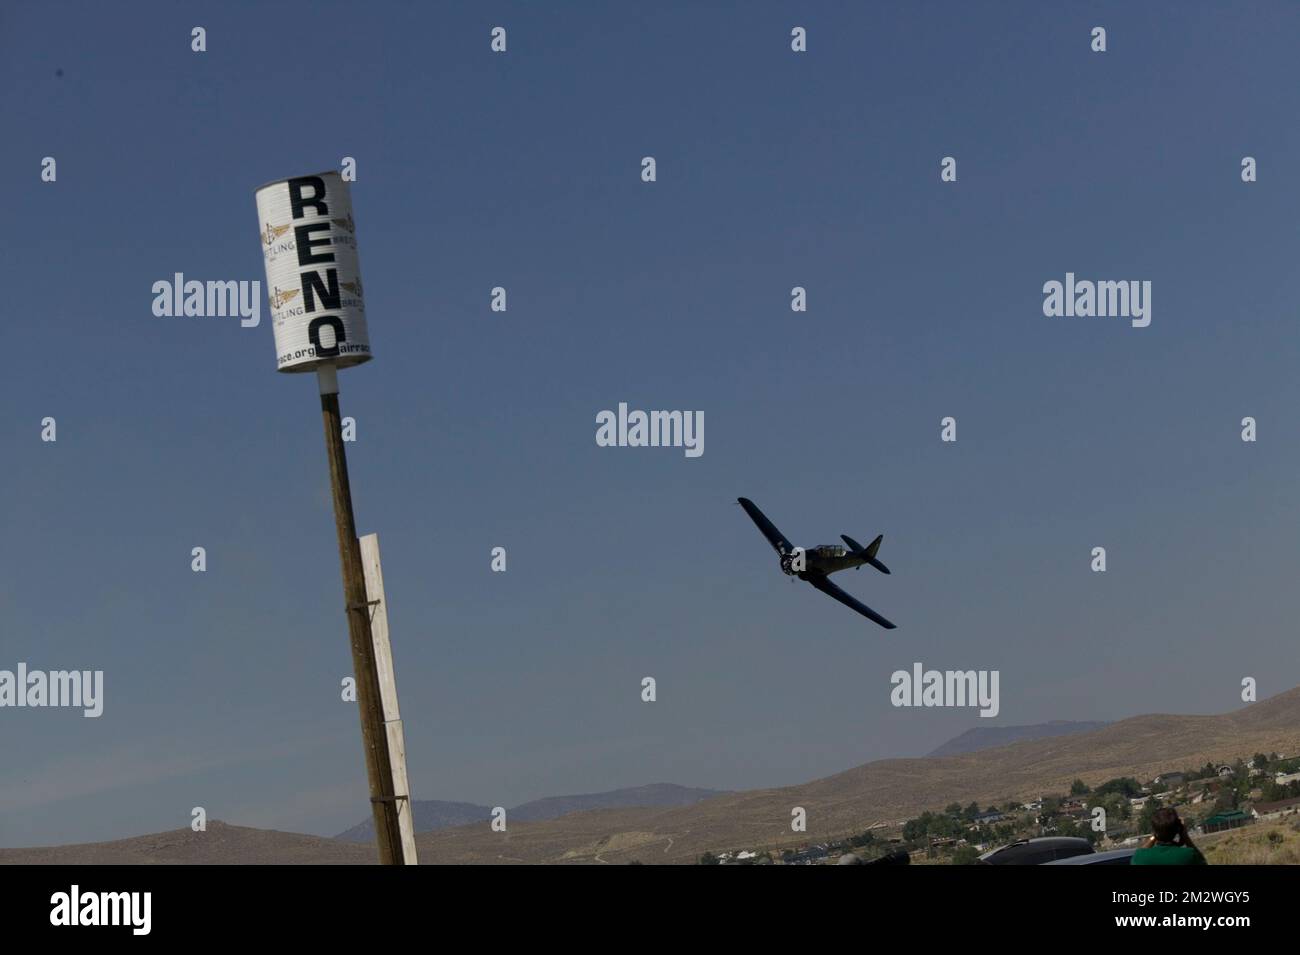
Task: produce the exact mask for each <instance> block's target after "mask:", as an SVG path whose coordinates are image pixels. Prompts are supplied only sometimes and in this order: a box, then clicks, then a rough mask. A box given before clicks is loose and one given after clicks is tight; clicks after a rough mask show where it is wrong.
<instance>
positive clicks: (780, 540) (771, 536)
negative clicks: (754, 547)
mask: <svg viewBox="0 0 1300 955" xmlns="http://www.w3.org/2000/svg"><path fill="white" fill-rule="evenodd" d="M736 500H737V501H739V502H740V506H741V507H743V508H744V509H745V513H746V514H748V515H749V519H750V520H752V521H753V522H754V523H755V524H757V525H758V529H759V530H760V531H762V532H763V536H764V537H766V538H767V542H768V543H769V544H771V545H772V546H773V547H775V548H776V552H777V553H778V554H780V555H781V556H782V557H784V556H785V555H786V554H788V553H790V552H791V551H792V550H794V545H793V544H791V543H790V542H789V541H788V540H786V539H785V535H784V534H782V533H781V532H780V531H779V530H777V529H776V525H775V524H773V523H772V522H771V521H769V520H768V519H767V515H766V514H764V513H763V512H762V511H760V510H759V509H758V506H757V505H756V504H755V503H754V502H753V501H751V500H750V499H749V498H747V497H740V498H736Z"/></svg>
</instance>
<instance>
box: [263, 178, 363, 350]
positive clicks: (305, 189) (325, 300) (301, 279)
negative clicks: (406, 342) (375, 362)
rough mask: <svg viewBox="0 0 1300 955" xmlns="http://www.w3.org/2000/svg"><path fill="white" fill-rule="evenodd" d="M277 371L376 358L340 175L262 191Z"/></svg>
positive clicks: (291, 182) (345, 188) (300, 180)
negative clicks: (372, 352) (367, 325)
mask: <svg viewBox="0 0 1300 955" xmlns="http://www.w3.org/2000/svg"><path fill="white" fill-rule="evenodd" d="M257 215H258V218H259V219H261V235H262V254H263V256H264V257H265V259H266V294H267V297H268V298H269V299H270V303H271V327H272V328H273V329H274V331H275V356H276V357H275V364H276V368H277V369H278V370H279V371H290V372H293V371H313V370H314V369H315V368H316V367H317V366H318V365H322V364H333V365H337V366H338V367H340V368H347V367H348V366H349V365H359V364H361V363H362V362H363V361H369V360H370V357H371V356H370V336H369V334H368V333H367V330H366V306H365V302H364V300H363V298H362V291H361V271H360V267H359V265H358V263H357V239H356V226H355V225H354V223H353V221H352V199H351V197H350V196H349V195H348V184H347V183H346V182H344V181H343V178H342V177H341V176H340V175H339V174H338V173H336V172H320V173H316V174H315V175H311V176H298V177H296V178H294V179H280V180H278V181H276V182H271V183H267V184H266V185H265V186H262V187H261V188H260V189H258V190H257Z"/></svg>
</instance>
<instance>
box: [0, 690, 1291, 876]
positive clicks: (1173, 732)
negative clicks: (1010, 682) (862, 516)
mask: <svg viewBox="0 0 1300 955" xmlns="http://www.w3.org/2000/svg"><path fill="white" fill-rule="evenodd" d="M1048 725H1051V724H1048ZM1256 752H1264V753H1268V752H1278V753H1282V754H1283V755H1294V754H1297V753H1300V688H1297V689H1294V690H1288V691H1287V692H1285V693H1279V694H1278V695H1277V696H1273V697H1270V698H1268V699H1266V700H1260V701H1259V702H1258V703H1250V704H1248V705H1246V706H1243V707H1241V708H1240V709H1237V710H1234V711H1232V712H1230V713H1221V714H1218V715H1214V716H1187V715H1169V714H1151V715H1148V716H1135V717H1132V718H1131V719H1126V720H1119V721H1118V722H1115V723H1110V724H1108V725H1106V726H1104V727H1102V728H1101V729H1097V730H1092V731H1090V732H1079V733H1070V734H1067V735H1063V736H1062V735H1057V736H1049V737H1045V738H1039V739H1033V740H1026V741H1022V742H1017V743H1010V744H1008V745H1004V746H997V747H995V748H993V749H987V750H981V751H979V752H976V753H962V754H960V755H956V756H928V757H923V758H919V759H882V760H877V761H876V762H873V763H867V764H865V765H863V766H858V767H855V768H853V769H849V770H846V771H845V772H842V773H837V774H836V775H834V776H827V777H826V778H824V779H815V780H813V781H811V782H807V783H802V784H800V785H797V786H786V787H784V788H781V789H756V790H747V791H745V792H734V793H724V794H711V793H709V791H708V790H685V789H684V788H683V787H643V788H642V790H618V791H616V793H617V795H615V794H610V793H597V794H592V795H590V796H573V797H562V798H561V799H560V800H559V801H558V802H559V807H552V808H550V809H543V812H553V811H556V808H560V807H569V806H571V807H574V810H575V811H572V812H568V813H567V814H565V815H562V816H558V817H556V818H550V819H544V820H539V821H527V820H521V819H516V818H515V817H508V825H509V828H508V830H507V831H506V832H493V831H492V829H491V827H490V826H488V825H487V824H486V820H487V818H488V817H487V816H484V815H479V816H476V817H475V819H474V820H473V821H472V824H470V825H463V826H459V827H455V828H450V829H448V828H443V829H437V830H433V831H425V832H423V833H421V834H420V835H419V837H418V838H417V839H416V842H417V845H418V846H419V852H420V861H421V862H423V863H465V862H471V863H475V862H476V863H495V864H500V863H527V862H534V863H593V862H594V863H597V864H599V863H626V862H630V861H632V860H636V861H638V862H644V863H682V862H693V861H694V860H695V859H697V858H699V856H700V855H701V854H702V853H704V852H705V851H712V852H718V851H721V850H728V849H739V848H751V849H761V848H771V849H780V848H782V847H786V846H796V845H806V844H808V843H810V842H820V841H824V840H828V839H836V838H843V837H844V836H847V835H852V834H856V833H860V832H862V831H863V830H865V829H867V828H868V827H869V826H872V825H875V824H882V823H883V824H899V823H901V822H902V821H905V820H907V819H911V818H915V817H916V816H918V815H920V813H921V812H922V811H924V810H926V809H931V810H939V809H942V807H944V806H946V805H948V804H949V803H953V802H957V803H961V804H963V805H965V804H967V803H970V802H978V803H979V804H980V805H981V806H987V805H990V804H992V803H995V802H996V803H1004V802H1008V801H1016V802H1023V801H1026V800H1028V799H1036V798H1039V797H1041V796H1043V795H1045V794H1052V793H1065V792H1068V791H1069V789H1070V784H1071V782H1072V781H1073V780H1075V779H1081V780H1083V781H1084V783H1086V784H1088V785H1090V786H1096V785H1098V784H1099V783H1102V782H1104V781H1106V780H1108V779H1113V778H1115V777H1117V776H1135V777H1138V778H1139V779H1150V778H1152V777H1153V776H1155V775H1157V774H1158V773H1163V772H1173V771H1178V770H1183V769H1191V768H1194V767H1197V766H1203V765H1205V763H1207V762H1214V763H1220V762H1230V761H1232V760H1234V759H1236V758H1238V757H1248V756H1249V755H1250V754H1252V753H1256ZM659 789H666V790H668V791H670V792H671V791H673V790H679V791H681V792H683V793H696V794H707V795H708V796H710V798H703V797H701V798H698V799H696V800H694V801H691V802H688V803H686V804H677V805H672V806H657V807H654V806H633V807H628V808H596V809H587V810H583V809H579V808H577V807H579V806H582V805H586V804H587V803H585V802H584V801H585V800H592V799H595V800H601V799H609V798H613V799H628V798H631V799H633V800H634V801H635V800H637V799H645V798H649V797H647V796H644V795H642V796H632V797H629V796H628V795H627V793H629V792H631V793H637V792H639V791H640V792H644V791H645V790H650V791H652V792H653V791H655V790H659ZM680 798H683V799H685V798H689V797H686V796H682V797H680ZM539 802H541V803H543V804H545V803H548V802H550V800H539ZM417 805H419V804H418V803H417ZM442 805H443V806H447V805H453V806H454V805H455V804H454V803H453V804H447V803H443V804H442ZM794 806H798V807H802V808H803V809H804V810H805V812H806V813H807V830H806V831H805V832H792V831H791V829H790V818H791V816H790V813H791V807H794ZM518 809H519V810H524V811H527V810H526V808H525V807H524V806H521V807H518ZM480 811H481V809H480ZM375 860H376V852H375V848H374V846H373V845H361V844H358V843H355V842H350V841H346V842H345V841H343V840H340V839H324V838H320V837H317V836H307V835H300V834H295V833H285V832H272V831H268V830H263V829H249V828H245V827H242V826H228V825H225V824H222V823H219V822H216V821H214V820H209V821H208V831H207V832H206V833H196V832H191V831H190V830H189V829H188V828H186V829H180V830H176V831H173V832H163V833H156V834H153V835H147V836H137V837H135V838H132V839H122V840H118V841H116V842H101V843H92V844H86V845H67V846H42V847H34V848H30V849H0V864H6V863H8V864H23V863H28V864H30V863H67V864H76V865H85V864H91V863H115V864H142V863H144V864H151V863H180V864H201V863H263V864H265V863H290V864H293V863H331V862H334V863H358V862H374V861H375Z"/></svg>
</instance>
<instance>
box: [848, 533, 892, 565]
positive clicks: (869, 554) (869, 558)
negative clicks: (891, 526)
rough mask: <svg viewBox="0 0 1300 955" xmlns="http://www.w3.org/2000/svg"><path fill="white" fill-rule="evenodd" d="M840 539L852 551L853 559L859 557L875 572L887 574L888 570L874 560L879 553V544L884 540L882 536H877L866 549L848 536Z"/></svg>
mask: <svg viewBox="0 0 1300 955" xmlns="http://www.w3.org/2000/svg"><path fill="white" fill-rule="evenodd" d="M840 539H841V540H842V541H844V543H846V544H848V545H849V548H850V549H851V550H852V551H853V555H854V556H855V557H861V558H862V559H863V560H865V561H866V562H867V563H868V564H870V565H871V566H872V567H874V568H876V570H878V571H880V572H881V573H882V574H887V573H889V568H888V567H886V566H885V565H884V564H882V563H881V562H880V561H878V560H876V554H878V553H879V552H880V542H881V541H883V540H884V539H885V535H884V534H880V535H878V536H877V537H876V539H875V540H873V541H872V542H871V543H870V544H868V545H867V546H866V547H863V546H862V545H861V544H859V543H858V542H857V541H855V540H854V539H853V538H852V537H850V536H849V535H848V534H841V535H840Z"/></svg>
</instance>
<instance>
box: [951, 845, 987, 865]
mask: <svg viewBox="0 0 1300 955" xmlns="http://www.w3.org/2000/svg"><path fill="white" fill-rule="evenodd" d="M979 857H980V854H979V850H978V849H976V848H975V847H974V846H958V847H957V851H955V852H954V853H953V854H952V864H953V865H974V864H975V863H976V862H978V861H979Z"/></svg>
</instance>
